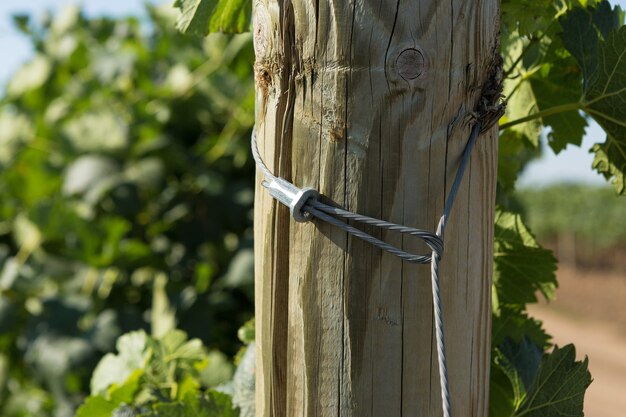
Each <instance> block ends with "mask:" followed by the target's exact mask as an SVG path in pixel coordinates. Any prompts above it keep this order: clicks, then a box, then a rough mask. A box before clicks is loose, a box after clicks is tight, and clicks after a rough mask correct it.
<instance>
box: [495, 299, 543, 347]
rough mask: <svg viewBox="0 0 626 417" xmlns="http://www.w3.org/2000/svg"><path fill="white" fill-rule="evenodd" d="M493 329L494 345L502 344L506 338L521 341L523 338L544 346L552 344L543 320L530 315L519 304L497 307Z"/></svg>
mask: <svg viewBox="0 0 626 417" xmlns="http://www.w3.org/2000/svg"><path fill="white" fill-rule="evenodd" d="M491 329H492V330H491V332H492V341H491V343H492V344H493V345H494V346H500V345H501V344H502V343H504V341H505V340H506V339H511V340H514V341H516V342H521V341H522V339H523V338H528V339H529V340H531V341H532V342H533V343H534V344H536V345H537V346H540V347H542V348H546V347H548V346H550V339H551V336H550V335H548V334H547V333H546V332H545V330H544V329H543V327H542V323H541V321H539V320H536V319H533V318H532V317H529V316H528V314H527V313H526V312H525V311H521V310H520V308H519V307H517V306H514V307H510V306H497V307H495V308H494V314H493V319H492V327H491Z"/></svg>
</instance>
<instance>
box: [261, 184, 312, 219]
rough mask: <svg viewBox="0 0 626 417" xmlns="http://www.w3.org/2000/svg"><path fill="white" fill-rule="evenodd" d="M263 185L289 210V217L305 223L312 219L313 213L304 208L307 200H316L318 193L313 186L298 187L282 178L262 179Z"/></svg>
mask: <svg viewBox="0 0 626 417" xmlns="http://www.w3.org/2000/svg"><path fill="white" fill-rule="evenodd" d="M262 185H263V187H265V188H267V190H268V191H269V193H270V194H271V195H272V197H274V198H275V199H276V200H278V201H280V202H281V203H283V204H284V205H286V206H287V207H289V211H290V212H291V217H293V219H294V220H295V221H297V222H299V223H306V222H309V221H311V220H312V219H313V215H312V214H311V213H309V212H308V211H306V210H304V206H305V204H306V203H307V201H309V200H314V201H317V200H318V199H319V197H320V193H319V192H318V191H317V190H316V189H314V188H298V187H296V186H295V185H293V184H292V183H290V182H289V181H287V180H285V179H283V178H278V177H277V178H273V179H272V181H270V182H268V181H263V184H262Z"/></svg>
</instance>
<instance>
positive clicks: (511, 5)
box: [501, 0, 557, 36]
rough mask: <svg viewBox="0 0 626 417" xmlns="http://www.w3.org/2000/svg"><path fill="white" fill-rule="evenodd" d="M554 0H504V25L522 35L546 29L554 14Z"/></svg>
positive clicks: (502, 8)
mask: <svg viewBox="0 0 626 417" xmlns="http://www.w3.org/2000/svg"><path fill="white" fill-rule="evenodd" d="M556 4H557V2H556V1H554V0H503V1H502V5H501V10H502V25H504V26H505V27H507V28H508V29H509V30H511V31H514V30H519V34H520V35H522V36H525V35H530V34H532V33H534V32H536V31H538V30H541V29H545V27H546V26H547V25H549V24H550V21H551V16H553V15H554V11H555V6H556Z"/></svg>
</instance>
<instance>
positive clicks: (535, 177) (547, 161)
mask: <svg viewBox="0 0 626 417" xmlns="http://www.w3.org/2000/svg"><path fill="white" fill-rule="evenodd" d="M149 2H150V3H157V4H161V3H165V2H167V3H173V0H169V1H168V0H165V1H163V0H149ZM76 3H78V4H81V5H82V7H83V10H84V11H85V12H86V13H87V14H88V15H91V16H95V15H103V14H105V15H112V16H121V15H128V14H135V15H137V14H142V13H143V4H144V1H143V0H84V1H82V2H77V1H67V0H0V57H1V58H0V85H4V84H5V82H6V81H7V79H8V78H9V76H10V75H11V74H12V73H13V72H14V71H15V70H16V69H17V68H19V66H20V65H21V64H22V63H24V62H25V61H26V60H28V58H29V57H30V56H31V54H32V50H31V48H30V45H29V44H28V42H27V41H26V40H25V39H24V38H23V37H22V36H20V35H19V34H18V33H17V32H16V31H15V29H14V28H13V24H12V21H11V15H13V14H16V13H26V14H30V15H33V16H35V17H36V16H40V15H41V14H42V13H44V12H45V11H46V10H52V11H55V10H58V9H60V8H62V7H63V6H64V5H67V4H76ZM611 3H613V4H619V5H620V6H622V8H623V9H626V0H613V1H611ZM600 141H604V133H603V132H602V130H601V129H600V127H599V126H598V125H597V124H595V123H593V122H591V124H590V126H589V128H588V129H587V135H586V136H585V139H584V140H583V145H582V146H581V147H580V148H578V147H575V146H568V148H567V149H566V150H565V151H563V152H561V153H560V154H559V155H558V156H557V155H554V153H553V152H552V151H551V150H550V149H546V150H545V152H544V155H543V157H542V158H541V159H539V160H537V161H534V162H533V163H532V164H530V165H529V167H528V168H527V169H526V171H525V172H524V173H523V175H522V177H521V178H520V181H519V185H520V186H541V185H545V184H549V183H553V182H563V181H570V182H571V181H575V182H585V183H592V184H604V183H605V181H604V179H603V178H602V177H601V176H599V175H598V174H596V173H594V172H593V171H592V170H591V162H592V160H593V156H592V155H591V154H590V153H589V151H588V150H589V148H591V146H592V145H593V144H594V143H596V142H600Z"/></svg>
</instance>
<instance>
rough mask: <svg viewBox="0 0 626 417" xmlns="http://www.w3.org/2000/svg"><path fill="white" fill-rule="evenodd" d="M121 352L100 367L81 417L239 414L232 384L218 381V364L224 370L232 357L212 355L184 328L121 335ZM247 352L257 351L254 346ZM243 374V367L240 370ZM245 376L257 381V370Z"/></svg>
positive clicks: (235, 416)
mask: <svg viewBox="0 0 626 417" xmlns="http://www.w3.org/2000/svg"><path fill="white" fill-rule="evenodd" d="M117 351H118V353H117V354H113V353H109V354H107V355H106V356H105V357H104V358H103V359H102V360H101V361H100V363H99V364H98V366H97V367H96V370H95V372H94V374H93V376H92V380H91V396H90V397H89V398H87V400H86V401H85V403H84V404H83V405H81V406H80V408H79V409H78V412H77V413H76V417H112V416H113V417H116V416H119V415H123V416H125V417H158V416H164V417H174V416H201V417H239V416H240V413H239V409H238V408H237V407H235V406H234V405H233V403H234V399H235V398H236V395H235V393H237V392H236V391H235V390H234V389H233V387H232V383H231V386H225V385H221V386H218V384H217V382H218V381H216V380H215V379H214V376H215V374H216V373H215V370H216V367H217V368H224V367H225V366H227V364H228V362H227V360H224V359H221V358H220V357H219V356H217V357H216V356H215V355H211V354H208V353H207V351H206V349H205V348H204V346H203V345H202V342H201V341H200V340H199V339H192V340H188V339H187V335H186V334H185V332H183V331H180V330H173V329H172V330H170V331H168V332H166V333H165V334H164V335H163V336H162V337H159V338H155V337H150V336H148V335H147V334H146V333H145V332H144V331H143V330H140V331H135V332H130V333H127V334H125V335H123V336H121V337H120V338H119V339H118V342H117ZM244 351H245V352H253V351H254V346H253V345H252V346H251V347H250V348H245V350H244ZM247 355H248V353H246V354H244V357H245V356H247ZM226 369H228V368H226ZM242 372H243V371H242V368H241V367H240V368H239V369H238V370H237V373H238V374H240V373H242ZM230 373H231V374H232V370H231V371H230ZM246 375H249V376H250V377H251V378H252V380H254V373H249V374H246ZM231 376H232V375H228V376H226V379H230V378H231ZM236 379H237V374H236V375H235V380H236ZM221 382H223V381H221ZM207 388H210V389H207ZM224 391H227V392H224ZM251 393H252V395H251V398H254V390H252V391H251ZM231 398H232V399H231Z"/></svg>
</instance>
